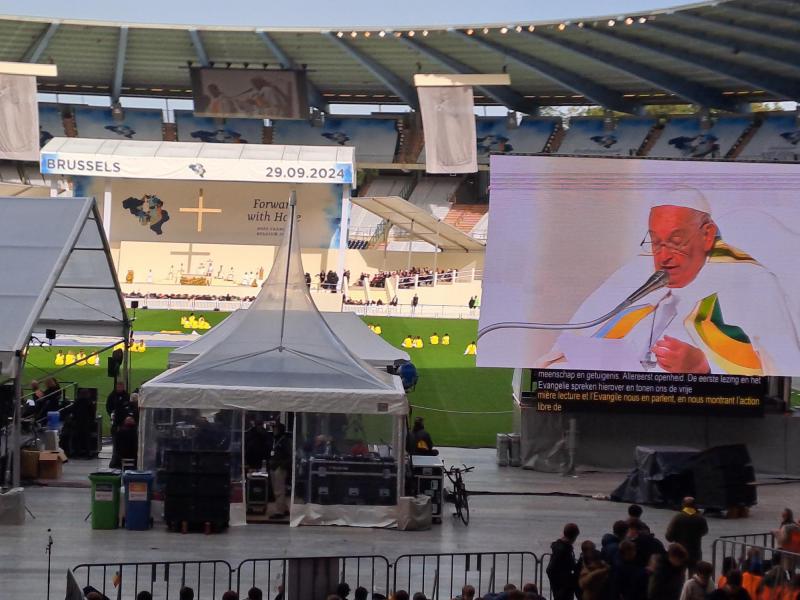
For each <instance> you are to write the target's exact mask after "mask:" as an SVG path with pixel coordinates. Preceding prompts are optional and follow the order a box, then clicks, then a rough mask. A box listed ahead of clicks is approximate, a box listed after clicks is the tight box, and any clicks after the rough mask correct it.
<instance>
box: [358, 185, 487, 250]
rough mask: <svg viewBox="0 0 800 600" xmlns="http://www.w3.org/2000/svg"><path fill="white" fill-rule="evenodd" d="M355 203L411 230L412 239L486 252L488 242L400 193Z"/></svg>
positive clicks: (447, 246)
mask: <svg viewBox="0 0 800 600" xmlns="http://www.w3.org/2000/svg"><path fill="white" fill-rule="evenodd" d="M351 202H352V203H353V204H355V205H357V206H360V207H361V208H364V209H366V210H368V211H369V212H371V213H373V214H376V215H378V216H379V217H381V218H382V219H384V220H386V221H389V223H390V224H392V225H396V226H397V227H399V228H400V229H402V230H403V231H406V232H408V234H409V235H410V236H411V237H412V238H418V239H420V240H422V241H424V242H428V243H429V244H431V245H432V246H435V247H436V248H438V249H439V250H442V251H443V252H483V251H484V250H486V244H485V243H484V242H482V241H480V240H476V239H475V238H474V237H472V236H470V235H467V234H466V233H464V232H463V231H461V230H460V229H457V228H455V227H453V226H452V225H450V224H449V223H445V222H444V221H442V220H441V219H438V218H437V217H435V216H434V215H432V214H431V213H430V212H429V211H428V210H426V209H424V208H421V207H419V206H417V205H416V204H412V203H411V202H409V201H408V200H406V199H404V198H401V197H400V196H372V197H367V196H365V197H356V198H351Z"/></svg>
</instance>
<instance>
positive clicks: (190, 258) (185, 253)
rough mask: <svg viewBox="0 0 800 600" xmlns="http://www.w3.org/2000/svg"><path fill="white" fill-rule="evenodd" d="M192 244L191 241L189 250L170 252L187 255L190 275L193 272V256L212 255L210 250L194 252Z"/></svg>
mask: <svg viewBox="0 0 800 600" xmlns="http://www.w3.org/2000/svg"><path fill="white" fill-rule="evenodd" d="M193 245H194V244H192V243H191V242H190V243H189V250H188V251H187V252H170V254H174V255H176V256H185V257H186V274H187V275H189V274H190V273H191V272H192V257H193V256H210V255H211V253H210V252H193V251H192V246H193Z"/></svg>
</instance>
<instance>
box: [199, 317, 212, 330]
mask: <svg viewBox="0 0 800 600" xmlns="http://www.w3.org/2000/svg"><path fill="white" fill-rule="evenodd" d="M197 328H198V329H211V324H210V323H209V322H208V321H206V318H205V317H198V318H197Z"/></svg>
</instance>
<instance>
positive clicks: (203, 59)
mask: <svg viewBox="0 0 800 600" xmlns="http://www.w3.org/2000/svg"><path fill="white" fill-rule="evenodd" d="M189 39H190V40H192V46H194V53H195V54H196V55H197V60H198V62H199V63H200V65H201V66H203V67H209V66H211V61H210V60H208V53H207V52H206V47H205V46H204V45H203V39H202V38H201V37H200V32H199V31H197V29H190V30H189Z"/></svg>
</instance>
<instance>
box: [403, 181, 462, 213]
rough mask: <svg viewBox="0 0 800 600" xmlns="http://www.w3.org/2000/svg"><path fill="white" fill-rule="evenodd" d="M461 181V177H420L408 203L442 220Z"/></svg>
mask: <svg viewBox="0 0 800 600" xmlns="http://www.w3.org/2000/svg"><path fill="white" fill-rule="evenodd" d="M462 181H463V179H462V178H461V177H450V176H447V175H445V176H440V177H435V176H427V177H422V179H420V180H419V183H417V185H416V187H415V188H414V191H413V192H411V197H410V198H409V199H408V201H409V202H411V203H412V204H414V205H416V206H419V207H420V208H424V209H426V210H427V211H428V212H430V213H431V214H432V215H433V216H434V217H437V218H438V219H444V218H445V217H446V216H447V213H448V212H450V198H452V197H453V194H455V192H456V190H457V189H458V186H459V185H461V182H462Z"/></svg>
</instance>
